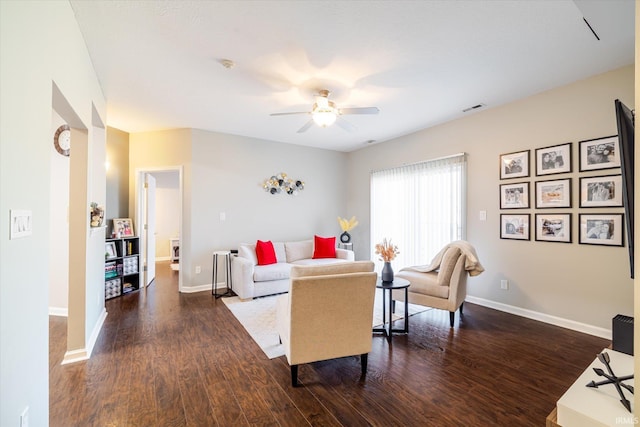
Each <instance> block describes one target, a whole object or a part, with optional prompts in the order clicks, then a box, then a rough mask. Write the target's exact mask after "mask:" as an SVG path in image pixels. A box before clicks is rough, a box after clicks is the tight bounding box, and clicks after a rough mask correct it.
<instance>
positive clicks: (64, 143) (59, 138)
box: [53, 125, 71, 157]
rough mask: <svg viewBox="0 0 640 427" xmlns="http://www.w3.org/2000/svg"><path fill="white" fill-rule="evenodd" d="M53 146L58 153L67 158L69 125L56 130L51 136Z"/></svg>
mask: <svg viewBox="0 0 640 427" xmlns="http://www.w3.org/2000/svg"><path fill="white" fill-rule="evenodd" d="M53 146H54V147H55V148H56V151H57V152H58V153H60V154H62V155H63V156H67V157H69V154H71V129H70V128H69V125H62V126H60V127H59V128H58V129H56V133H55V135H53Z"/></svg>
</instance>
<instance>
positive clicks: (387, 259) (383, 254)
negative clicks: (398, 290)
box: [376, 237, 400, 282]
mask: <svg viewBox="0 0 640 427" xmlns="http://www.w3.org/2000/svg"><path fill="white" fill-rule="evenodd" d="M399 253H400V251H399V250H398V247H397V246H396V245H394V244H393V243H391V239H389V240H387V238H386V237H385V238H384V239H382V243H378V244H376V255H380V258H379V259H380V261H384V267H382V273H381V274H380V276H381V278H382V281H383V282H393V268H391V261H393V260H394V259H395V258H396V255H398V254H399Z"/></svg>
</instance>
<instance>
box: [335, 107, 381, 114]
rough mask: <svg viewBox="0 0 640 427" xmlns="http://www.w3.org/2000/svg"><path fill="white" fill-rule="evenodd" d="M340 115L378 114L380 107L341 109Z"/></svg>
mask: <svg viewBox="0 0 640 427" xmlns="http://www.w3.org/2000/svg"><path fill="white" fill-rule="evenodd" d="M338 111H339V112H340V114H378V113H379V112H380V109H378V107H360V108H339V109H338Z"/></svg>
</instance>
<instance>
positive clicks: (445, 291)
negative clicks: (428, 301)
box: [396, 270, 449, 301]
mask: <svg viewBox="0 0 640 427" xmlns="http://www.w3.org/2000/svg"><path fill="white" fill-rule="evenodd" d="M396 276H398V277H402V278H403V279H407V280H408V281H409V283H411V286H410V287H409V291H410V292H413V293H416V294H420V295H430V296H432V297H436V298H443V299H445V300H446V299H447V298H449V284H448V283H446V284H445V285H441V284H440V281H439V280H438V273H436V272H429V273H420V272H419V271H411V270H403V271H402V272H401V273H398V274H396ZM409 300H410V301H411V298H409Z"/></svg>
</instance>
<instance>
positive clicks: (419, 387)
mask: <svg viewBox="0 0 640 427" xmlns="http://www.w3.org/2000/svg"><path fill="white" fill-rule="evenodd" d="M106 306H107V312H108V313H109V314H108V316H107V319H106V321H105V324H104V327H103V329H102V332H101V333H100V336H99V338H98V341H97V343H96V346H95V348H94V351H93V355H92V357H91V359H90V360H88V361H85V362H78V363H75V364H71V365H65V366H62V365H60V362H61V361H62V358H63V356H64V352H65V348H66V319H65V318H60V317H51V318H50V383H49V384H50V425H51V426H52V427H57V426H60V427H69V426H83V427H84V426H114V427H115V426H117V427H121V426H215V425H221V426H238V425H283V426H302V425H318V426H339V425H342V426H369V425H375V426H544V425H545V418H546V416H547V414H548V413H549V412H550V411H551V410H552V409H553V408H554V406H555V402H556V400H557V399H558V398H559V397H560V396H561V395H562V394H563V393H564V391H565V390H566V389H567V388H568V387H569V386H570V385H571V384H572V383H573V381H575V379H576V378H577V377H578V376H579V374H580V373H581V372H582V371H583V370H584V369H585V368H586V367H587V366H588V365H589V364H590V363H591V362H592V361H593V359H594V358H595V356H596V354H597V353H598V352H599V351H600V350H602V349H603V348H605V347H607V346H608V345H609V344H610V343H609V341H607V340H604V339H601V338H597V337H593V336H590V335H584V334H580V333H577V332H573V331H570V330H567V329H563V328H559V327H555V326H550V325H547V324H544V323H540V322H536V321H533V320H529V319H525V318H521V317H518V316H514V315H510V314H506V313H502V312H499V311H495V310H491V309H488V308H485V307H481V306H478V305H474V304H470V303H466V304H465V307H464V315H463V318H462V320H460V319H459V318H458V316H456V325H455V327H454V328H453V329H451V328H449V316H448V313H447V312H443V311H439V310H430V311H427V312H425V313H421V314H418V315H416V316H413V317H412V318H411V322H410V333H409V335H407V336H403V335H400V336H394V338H393V341H392V342H391V343H389V342H387V340H386V339H385V338H383V337H381V336H377V335H376V336H374V337H373V350H372V352H371V354H370V355H369V369H368V373H367V375H366V378H364V379H361V378H360V362H359V358H357V357H349V358H343V359H337V360H331V361H325V362H318V363H313V364H308V365H303V366H301V367H300V371H299V381H300V383H302V386H301V387H298V388H292V387H291V385H290V370H289V365H288V364H287V361H286V359H285V358H284V356H283V357H280V358H278V359H273V360H269V359H267V357H266V356H265V355H264V354H263V353H262V351H261V350H260V348H259V347H258V345H257V344H255V342H254V341H253V340H252V339H251V337H250V336H249V334H247V333H246V332H245V330H244V329H243V328H242V326H241V325H240V324H239V323H238V322H237V320H236V319H235V317H234V316H233V315H232V314H231V312H230V311H229V310H228V309H227V308H226V306H225V305H224V303H223V302H222V301H221V300H215V299H214V298H212V296H211V294H210V293H209V292H200V293H195V294H180V293H178V291H177V273H176V272H173V271H171V270H170V269H169V266H168V262H165V263H158V266H157V278H156V281H155V282H154V284H152V286H151V287H149V288H148V289H147V290H146V291H144V290H143V291H140V292H136V293H133V294H129V295H126V296H123V297H120V298H116V299H113V300H109V301H107V304H106Z"/></svg>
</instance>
